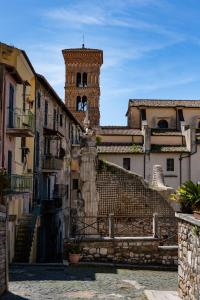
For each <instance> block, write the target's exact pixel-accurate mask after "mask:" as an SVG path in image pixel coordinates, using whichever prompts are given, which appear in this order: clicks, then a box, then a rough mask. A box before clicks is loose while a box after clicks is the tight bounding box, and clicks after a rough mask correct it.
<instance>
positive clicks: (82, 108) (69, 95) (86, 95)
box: [62, 44, 103, 128]
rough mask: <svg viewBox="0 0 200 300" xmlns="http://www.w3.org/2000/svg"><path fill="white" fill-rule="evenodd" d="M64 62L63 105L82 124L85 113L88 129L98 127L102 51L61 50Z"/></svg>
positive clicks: (88, 49)
mask: <svg viewBox="0 0 200 300" xmlns="http://www.w3.org/2000/svg"><path fill="white" fill-rule="evenodd" d="M62 53H63V57H64V60H65V104H66V106H67V107H68V108H69V109H70V110H71V111H72V113H73V114H74V115H75V116H76V117H77V119H78V120H79V121H80V122H81V123H83V121H84V119H85V116H86V112H88V118H89V121H90V127H91V128H95V127H98V126H99V120H100V111H99V98H100V86H99V79H100V68H101V65H102V64H103V51H102V50H98V49H90V48H85V47H84V44H83V45H82V48H76V49H64V50H62Z"/></svg>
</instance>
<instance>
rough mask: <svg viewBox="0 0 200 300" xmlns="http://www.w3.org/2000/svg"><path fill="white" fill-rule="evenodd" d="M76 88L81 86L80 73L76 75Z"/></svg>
mask: <svg viewBox="0 0 200 300" xmlns="http://www.w3.org/2000/svg"><path fill="white" fill-rule="evenodd" d="M76 86H77V87H79V86H81V73H77V74H76Z"/></svg>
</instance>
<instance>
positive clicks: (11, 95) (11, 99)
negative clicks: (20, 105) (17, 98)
mask: <svg viewBox="0 0 200 300" xmlns="http://www.w3.org/2000/svg"><path fill="white" fill-rule="evenodd" d="M8 127H9V128H13V127H14V87H13V85H12V84H10V89H9V107H8Z"/></svg>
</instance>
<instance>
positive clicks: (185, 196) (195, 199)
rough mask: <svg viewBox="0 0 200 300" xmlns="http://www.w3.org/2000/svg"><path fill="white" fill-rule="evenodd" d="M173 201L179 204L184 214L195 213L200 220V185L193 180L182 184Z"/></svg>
mask: <svg viewBox="0 0 200 300" xmlns="http://www.w3.org/2000/svg"><path fill="white" fill-rule="evenodd" d="M171 199H172V200H174V201H176V202H178V203H179V204H180V206H181V211H182V212H183V213H194V216H195V217H198V216H199V218H200V184H199V183H194V182H192V181H191V180H189V181H186V182H185V183H184V184H182V185H181V186H180V187H179V189H178V190H177V191H176V192H175V193H174V194H172V196H171Z"/></svg>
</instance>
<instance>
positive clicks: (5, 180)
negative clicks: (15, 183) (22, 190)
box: [0, 168, 11, 204]
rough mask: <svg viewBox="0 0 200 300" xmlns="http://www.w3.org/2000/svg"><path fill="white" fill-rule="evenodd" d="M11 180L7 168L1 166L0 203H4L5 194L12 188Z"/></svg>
mask: <svg viewBox="0 0 200 300" xmlns="http://www.w3.org/2000/svg"><path fill="white" fill-rule="evenodd" d="M10 186H11V181H10V177H9V176H8V174H7V171H6V169H5V168H0V203H1V204H4V203H3V195H4V194H5V193H6V191H7V190H8V189H9V188H10Z"/></svg>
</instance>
